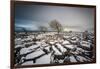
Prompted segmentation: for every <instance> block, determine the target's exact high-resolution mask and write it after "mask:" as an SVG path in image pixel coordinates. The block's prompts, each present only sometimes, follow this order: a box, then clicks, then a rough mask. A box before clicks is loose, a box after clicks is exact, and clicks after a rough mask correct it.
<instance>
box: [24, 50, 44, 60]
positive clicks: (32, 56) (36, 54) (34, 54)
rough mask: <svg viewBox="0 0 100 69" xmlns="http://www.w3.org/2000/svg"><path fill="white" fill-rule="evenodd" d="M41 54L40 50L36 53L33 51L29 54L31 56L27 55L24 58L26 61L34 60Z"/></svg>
mask: <svg viewBox="0 0 100 69" xmlns="http://www.w3.org/2000/svg"><path fill="white" fill-rule="evenodd" d="M41 54H44V52H43V51H42V50H37V51H35V52H33V53H31V54H28V55H27V56H26V59H31V58H35V57H38V56H40V55H41Z"/></svg>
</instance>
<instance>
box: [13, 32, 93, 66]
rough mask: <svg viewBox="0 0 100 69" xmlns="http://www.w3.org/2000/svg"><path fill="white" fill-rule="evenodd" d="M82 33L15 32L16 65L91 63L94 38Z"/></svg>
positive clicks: (91, 35)
mask: <svg viewBox="0 0 100 69" xmlns="http://www.w3.org/2000/svg"><path fill="white" fill-rule="evenodd" d="M82 35H83V34H82V32H71V33H69V32H63V33H60V34H59V35H58V34H57V33H56V32H45V33H43V32H15V47H14V48H15V49H14V53H15V65H35V64H59V63H73V62H76V63H77V62H91V61H92V60H93V59H94V55H93V48H94V36H93V34H92V33H88V35H86V37H87V39H84V37H83V36H82Z"/></svg>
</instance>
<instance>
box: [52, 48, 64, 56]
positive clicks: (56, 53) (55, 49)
mask: <svg viewBox="0 0 100 69" xmlns="http://www.w3.org/2000/svg"><path fill="white" fill-rule="evenodd" d="M52 49H53V50H54V51H55V53H54V54H55V55H62V53H61V52H59V51H58V49H57V48H56V47H55V46H52Z"/></svg>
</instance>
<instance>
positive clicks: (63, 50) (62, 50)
mask: <svg viewBox="0 0 100 69" xmlns="http://www.w3.org/2000/svg"><path fill="white" fill-rule="evenodd" d="M56 45H57V46H58V48H59V49H60V50H61V52H66V51H67V50H66V49H65V48H64V47H63V46H61V44H59V43H57V44H56Z"/></svg>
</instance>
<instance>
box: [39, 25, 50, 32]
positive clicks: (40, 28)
mask: <svg viewBox="0 0 100 69" xmlns="http://www.w3.org/2000/svg"><path fill="white" fill-rule="evenodd" d="M39 30H40V31H42V32H44V33H45V32H46V31H47V30H48V29H47V27H45V26H39Z"/></svg>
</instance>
